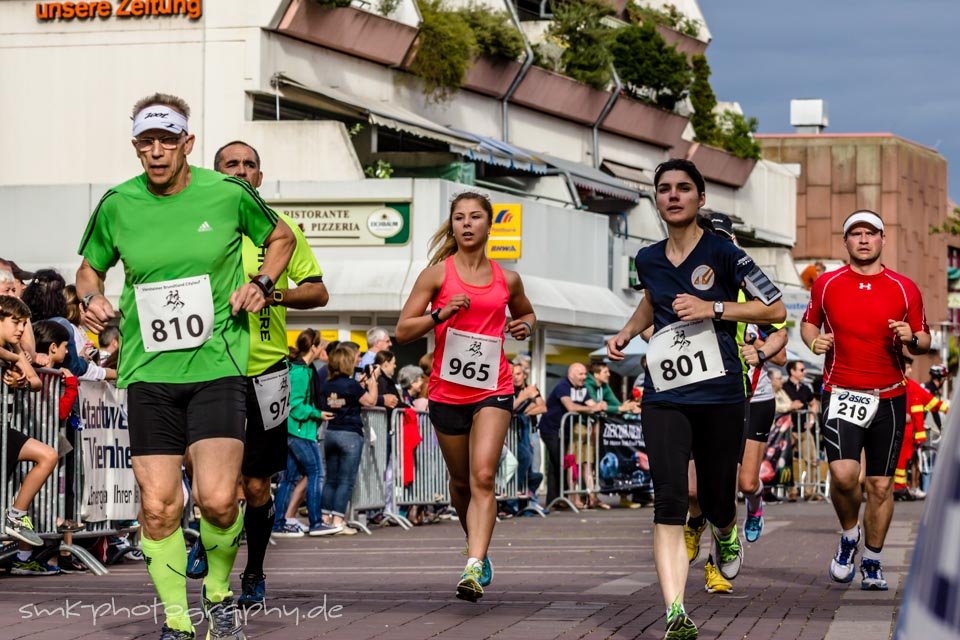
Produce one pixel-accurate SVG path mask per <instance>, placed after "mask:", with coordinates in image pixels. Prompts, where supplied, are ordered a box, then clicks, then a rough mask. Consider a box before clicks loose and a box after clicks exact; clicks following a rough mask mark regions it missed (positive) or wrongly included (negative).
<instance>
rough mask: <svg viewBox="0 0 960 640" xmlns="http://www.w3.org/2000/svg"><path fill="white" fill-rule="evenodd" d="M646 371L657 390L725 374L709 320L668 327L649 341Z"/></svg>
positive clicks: (664, 389)
mask: <svg viewBox="0 0 960 640" xmlns="http://www.w3.org/2000/svg"><path fill="white" fill-rule="evenodd" d="M647 368H648V369H649V370H650V377H651V379H652V380H653V388H654V389H656V390H657V391H669V390H670V389H676V388H677V387H684V386H686V385H688V384H695V383H697V382H703V381H705V380H712V379H713V378H719V377H721V376H723V375H726V368H725V367H724V366H723V356H722V355H721V354H720V343H719V342H718V341H717V334H716V331H714V328H713V321H712V320H697V321H686V322H684V321H681V322H674V323H673V324H671V325H667V326H666V327H664V328H663V329H660V331H657V332H656V333H655V334H654V335H653V337H652V338H651V339H650V346H649V347H648V348H647Z"/></svg>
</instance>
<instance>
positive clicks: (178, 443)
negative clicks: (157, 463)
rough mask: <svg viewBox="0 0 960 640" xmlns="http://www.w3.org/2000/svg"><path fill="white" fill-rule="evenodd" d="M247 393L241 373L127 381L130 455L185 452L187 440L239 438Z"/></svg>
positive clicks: (180, 453)
mask: <svg viewBox="0 0 960 640" xmlns="http://www.w3.org/2000/svg"><path fill="white" fill-rule="evenodd" d="M246 396H247V393H246V380H245V379H244V378H243V377H242V376H229V377H226V378H220V379H218V380H211V381H209V382H190V383H183V384H177V383H164V382H135V383H134V384H131V385H130V387H129V388H128V389H127V416H128V422H129V425H130V453H131V455H134V456H149V455H183V454H184V453H185V452H186V450H187V447H189V446H190V445H191V444H193V443H194V442H197V441H199V440H206V439H207V438H234V439H236V440H239V441H241V442H243V440H244V423H245V422H246V418H247V397H246Z"/></svg>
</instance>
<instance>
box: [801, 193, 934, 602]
mask: <svg viewBox="0 0 960 640" xmlns="http://www.w3.org/2000/svg"><path fill="white" fill-rule="evenodd" d="M843 242H844V245H845V247H846V249H847V253H848V254H849V255H850V264H849V265H847V266H844V267H842V268H840V269H837V270H836V271H831V272H829V273H825V274H824V275H822V276H821V277H819V278H817V280H816V282H814V285H813V290H812V291H811V292H810V304H809V306H808V307H807V311H806V313H805V314H804V316H803V322H802V324H801V327H800V334H801V336H803V340H804V342H805V343H806V344H807V345H809V346H810V350H811V351H813V352H814V353H816V354H826V360H825V362H824V367H823V399H822V402H821V424H822V425H823V426H822V429H821V435H822V438H823V441H824V446H825V447H826V450H827V458H828V460H829V461H830V475H831V478H832V482H831V486H830V498H831V499H832V500H833V506H834V509H835V510H836V512H837V517H838V518H839V520H840V525H841V527H842V528H843V534H842V535H841V536H840V544H839V545H838V547H837V553H836V556H834V558H833V560H832V561H831V563H830V576H831V577H832V578H833V579H834V580H835V581H837V582H850V581H851V580H853V577H854V574H855V573H856V565H855V558H856V554H857V548H858V546H859V544H860V540H861V535H860V526H859V525H858V520H859V515H860V504H861V490H860V483H859V475H860V453H861V451H862V452H863V453H864V458H865V460H866V469H865V471H866V483H865V486H866V492H867V506H866V509H865V510H864V513H863V528H864V533H865V535H864V538H865V540H864V550H863V561H862V562H861V564H860V572H861V574H862V581H861V583H860V586H861V588H862V589H868V590H880V591H885V590H886V589H887V581H886V580H884V579H883V572H882V571H881V566H880V551H881V549H882V548H883V542H884V539H885V538H886V536H887V529H888V528H889V527H890V520H891V519H892V518H893V493H892V487H893V478H892V476H893V470H894V467H895V465H896V463H897V457H898V455H899V453H900V444H901V442H902V440H903V430H904V423H905V422H906V415H907V401H906V383H905V381H904V358H903V348H904V347H906V348H907V349H908V350H909V351H910V353H912V354H914V355H920V354H922V353H926V352H927V350H928V349H929V348H930V330H929V327H928V326H927V321H926V318H925V316H924V313H923V299H922V297H921V295H920V290H919V289H918V288H917V285H916V284H914V283H913V281H912V280H910V279H909V278H907V277H905V276H902V275H900V274H899V273H895V272H894V271H892V270H890V269H887V268H886V267H884V266H883V264H882V263H881V262H880V253H881V252H882V250H883V246H884V244H885V243H886V239H885V238H884V235H883V220H881V218H880V216H879V215H877V214H876V213H874V212H873V211H866V210H861V211H856V212H854V213H852V214H851V215H850V216H848V217H847V219H846V220H845V221H844V223H843ZM821 328H822V330H823V332H822V333H821Z"/></svg>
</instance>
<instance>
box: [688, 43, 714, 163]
mask: <svg viewBox="0 0 960 640" xmlns="http://www.w3.org/2000/svg"><path fill="white" fill-rule="evenodd" d="M691 62H692V64H693V84H692V85H691V86H690V104H691V105H692V106H693V115H692V116H690V124H692V125H693V133H694V136H695V137H694V139H695V140H696V141H697V142H701V143H703V144H711V145H717V143H718V138H719V134H720V129H719V127H717V119H716V116H715V115H714V113H713V111H714V109H716V108H717V96H716V94H715V93H714V92H713V87H712V86H710V65H709V64H708V63H707V57H706V56H704V55H703V54H697V55H695V56H693V59H692V61H691Z"/></svg>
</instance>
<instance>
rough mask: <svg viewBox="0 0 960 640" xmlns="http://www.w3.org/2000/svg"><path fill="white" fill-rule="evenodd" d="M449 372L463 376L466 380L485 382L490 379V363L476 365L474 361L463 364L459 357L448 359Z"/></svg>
mask: <svg viewBox="0 0 960 640" xmlns="http://www.w3.org/2000/svg"><path fill="white" fill-rule="evenodd" d="M450 373H451V374H452V375H455V376H463V377H464V378H465V379H467V380H476V381H477V382H486V381H487V380H489V379H490V365H489V364H485V363H484V364H481V365H479V366H478V365H477V363H475V362H467V363H466V364H464V363H463V362H461V361H460V358H451V359H450Z"/></svg>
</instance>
